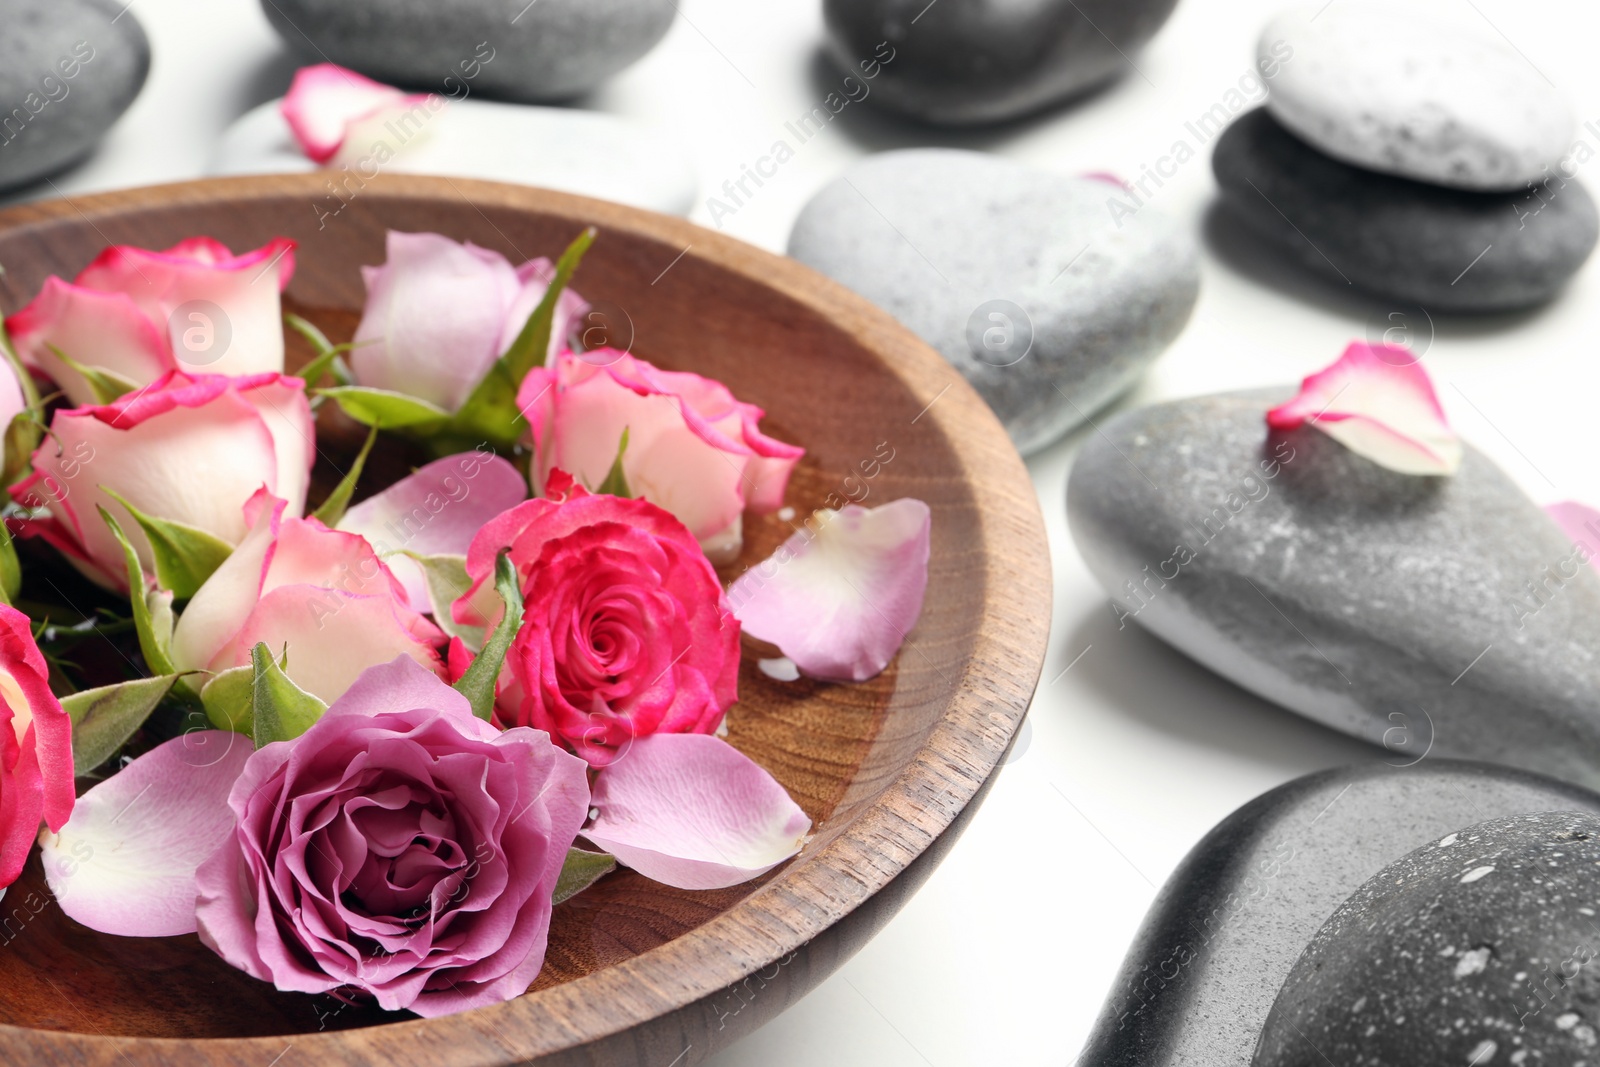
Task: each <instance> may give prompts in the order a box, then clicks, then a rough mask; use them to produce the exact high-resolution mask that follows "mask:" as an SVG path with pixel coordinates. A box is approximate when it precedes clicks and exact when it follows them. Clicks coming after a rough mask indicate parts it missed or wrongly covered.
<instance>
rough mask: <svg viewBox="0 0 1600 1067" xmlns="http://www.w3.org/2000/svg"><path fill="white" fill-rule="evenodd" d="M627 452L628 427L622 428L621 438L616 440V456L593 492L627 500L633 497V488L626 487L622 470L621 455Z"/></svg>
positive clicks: (626, 482) (626, 481) (625, 477)
mask: <svg viewBox="0 0 1600 1067" xmlns="http://www.w3.org/2000/svg"><path fill="white" fill-rule="evenodd" d="M627 454H628V428H627V427H626V426H624V427H623V428H622V440H620V441H618V442H617V458H616V459H614V460H612V461H611V469H610V470H609V471H607V472H606V477H605V481H603V482H601V483H600V488H598V489H596V490H595V492H597V493H599V494H601V495H602V496H620V497H623V498H625V499H627V500H632V499H633V490H631V489H629V488H628V476H627V475H626V474H625V473H623V470H622V457H623V456H625V455H627Z"/></svg>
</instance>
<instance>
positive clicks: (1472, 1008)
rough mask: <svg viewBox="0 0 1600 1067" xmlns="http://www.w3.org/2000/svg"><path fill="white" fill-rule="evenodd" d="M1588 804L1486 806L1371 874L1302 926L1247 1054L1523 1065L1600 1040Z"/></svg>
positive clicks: (1595, 838) (1596, 857) (1589, 1056)
mask: <svg viewBox="0 0 1600 1067" xmlns="http://www.w3.org/2000/svg"><path fill="white" fill-rule="evenodd" d="M1597 909H1600V817H1596V816H1595V815H1594V814H1592V813H1579V812H1573V811H1551V812H1543V813H1539V814H1525V815H1511V816H1507V817H1503V818H1498V819H1491V820H1489V821H1486V822H1482V823H1479V824H1478V825H1475V826H1471V827H1468V828H1467V829H1464V830H1459V831H1454V832H1451V833H1449V834H1447V835H1445V836H1443V837H1441V838H1439V839H1438V840H1435V841H1432V842H1430V843H1429V844H1426V845H1423V846H1422V847H1420V848H1418V849H1417V850H1416V851H1415V852H1412V853H1411V854H1410V855H1408V856H1406V857H1405V858H1403V859H1401V860H1399V861H1397V862H1395V863H1393V864H1391V865H1389V866H1388V867H1385V868H1384V869H1383V870H1382V871H1380V872H1378V873H1377V874H1376V875H1374V876H1373V877H1372V878H1371V879H1370V880H1369V881H1367V883H1366V884H1365V885H1363V886H1362V887H1361V888H1360V889H1358V890H1357V891H1356V892H1355V894H1354V895H1353V896H1352V897H1351V898H1350V899H1349V900H1347V901H1345V903H1344V904H1342V905H1341V906H1340V907H1339V910H1338V911H1336V912H1334V913H1333V916H1332V917H1331V918H1329V919H1328V921H1327V922H1326V923H1324V924H1323V926H1322V929H1320V930H1318V931H1317V936H1316V937H1315V938H1313V939H1312V941H1311V943H1310V944H1309V945H1307V946H1306V950H1305V953H1304V954H1303V955H1302V956H1301V957H1300V959H1299V961H1298V962H1296V963H1295V965H1294V969H1293V970H1292V971H1290V972H1289V977H1288V979H1287V980H1286V981H1285V982H1284V984H1283V990H1282V992H1280V993H1279V994H1278V999H1277V1001H1276V1002H1275V1003H1274V1004H1273V1005H1272V1011H1271V1013H1270V1014H1269V1015H1268V1016H1267V1022H1266V1025H1265V1026H1264V1027H1263V1029H1262V1031H1261V1041H1260V1044H1259V1045H1258V1046H1257V1048H1256V1054H1255V1059H1254V1061H1253V1062H1254V1067H1324V1065H1326V1064H1328V1063H1340V1064H1344V1063H1350V1064H1363V1065H1366V1067H1421V1065H1424V1064H1452V1065H1455V1064H1463V1065H1471V1067H1493V1065H1499V1064H1510V1065H1512V1067H1524V1065H1527V1067H1532V1065H1536V1064H1549V1065H1555V1064H1562V1065H1570V1067H1578V1065H1580V1064H1585V1063H1587V1064H1593V1063H1595V1062H1597V1061H1596V1055H1597V1053H1600V1034H1597V1028H1600V964H1597V963H1595V957H1596V955H1597V954H1600V947H1597V945H1600V926H1597V925H1596V921H1595V916H1596V914H1597Z"/></svg>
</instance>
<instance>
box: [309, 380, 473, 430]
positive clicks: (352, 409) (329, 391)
mask: <svg viewBox="0 0 1600 1067" xmlns="http://www.w3.org/2000/svg"><path fill="white" fill-rule="evenodd" d="M317 395H318V396H331V397H333V399H334V400H336V401H337V402H338V404H339V407H341V408H343V409H344V413H345V414H346V415H348V416H350V417H351V418H352V419H355V420H356V421H357V422H359V423H361V424H362V425H363V426H373V427H376V428H377V429H380V430H405V431H407V432H409V433H413V434H419V435H423V436H426V435H427V434H429V433H431V432H432V431H434V430H436V429H438V428H439V427H441V426H443V425H444V424H445V423H446V422H448V421H449V419H450V413H449V412H448V411H445V410H444V409H443V408H438V407H435V406H434V405H432V404H430V403H428V402H427V401H426V400H418V399H417V398H416V397H414V396H407V395H406V394H404V393H396V392H392V391H391V390H388V389H369V388H367V387H366V386H364V385H334V386H329V387H328V388H326V389H319V390H317Z"/></svg>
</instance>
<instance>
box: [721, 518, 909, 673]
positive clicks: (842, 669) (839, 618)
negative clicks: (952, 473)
mask: <svg viewBox="0 0 1600 1067" xmlns="http://www.w3.org/2000/svg"><path fill="white" fill-rule="evenodd" d="M931 528H932V518H931V516H930V514H929V512H928V505H926V504H924V503H923V502H922V501H920V500H913V499H910V498H907V499H903V500H895V501H891V502H890V503H888V504H884V505H883V506H881V507H876V508H863V507H859V506H857V505H855V504H847V505H846V506H845V507H844V509H843V510H842V511H837V512H835V511H826V510H824V511H819V512H817V513H816V516H815V517H814V518H813V520H812V523H811V525H810V528H808V529H804V530H800V531H797V532H796V533H795V534H794V535H793V536H792V537H790V538H789V540H787V541H785V542H784V543H783V545H782V546H781V547H780V548H779V549H778V551H776V552H774V553H773V554H772V556H771V557H769V558H768V559H767V560H766V561H765V562H763V563H760V564H757V565H756V566H754V567H752V568H750V569H749V570H748V571H746V572H745V573H744V574H742V575H740V576H739V580H738V581H736V582H734V583H733V586H732V588H730V589H729V590H728V600H729V602H730V603H732V604H733V606H734V608H733V613H734V616H735V617H736V618H738V620H739V622H740V623H741V624H742V625H743V626H744V630H745V632H746V633H748V634H750V635H751V636H752V637H757V638H760V639H761V640H763V641H770V642H771V643H772V644H775V645H777V646H778V648H780V649H781V650H782V651H783V654H784V655H785V656H787V657H789V658H790V659H792V660H793V661H794V662H795V664H796V665H797V666H799V668H800V670H801V671H802V672H803V673H805V674H806V675H808V676H810V677H812V678H822V679H827V680H830V681H851V682H864V681H866V680H867V679H868V678H871V677H872V676H873V675H875V674H877V673H878V672H879V671H882V670H883V668H884V667H886V666H888V664H889V660H891V659H893V658H894V654H895V653H896V652H898V651H899V650H900V645H901V643H902V642H903V641H904V640H905V636H906V634H907V633H908V632H910V630H911V628H912V627H913V626H915V625H916V624H917V616H919V615H920V614H922V595H923V592H924V591H925V590H926V589H927V587H928V545H929V533H930V530H931Z"/></svg>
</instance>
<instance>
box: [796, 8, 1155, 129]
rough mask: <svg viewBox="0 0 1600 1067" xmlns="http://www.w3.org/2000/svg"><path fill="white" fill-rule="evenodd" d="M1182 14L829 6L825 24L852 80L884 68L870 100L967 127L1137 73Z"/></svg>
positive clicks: (834, 50) (1141, 10)
mask: <svg viewBox="0 0 1600 1067" xmlns="http://www.w3.org/2000/svg"><path fill="white" fill-rule="evenodd" d="M1176 6H1177V0H1029V2H1027V3H1008V4H996V3H993V2H992V0H938V2H937V3H932V4H930V3H928V0H824V3H823V16H824V18H825V19H826V21H827V25H828V46H829V50H830V52H831V53H832V55H833V58H834V60H835V61H836V62H837V63H838V64H839V65H840V66H841V67H843V68H844V69H845V70H846V71H849V72H850V73H852V74H854V73H855V72H856V71H857V70H858V69H859V65H860V64H861V63H862V62H868V63H876V62H878V61H884V62H883V67H882V74H881V76H880V77H878V78H877V80H876V81H875V82H874V83H873V94H872V99H873V100H875V101H877V102H879V103H881V104H882V105H884V106H885V107H888V108H892V109H893V110H895V111H900V112H903V113H904V114H907V115H911V116H913V117H915V118H918V119H922V120H923V121H925V122H936V123H944V124H949V125H969V124H976V123H984V122H1000V121H1003V120H1005V119H1010V118H1016V117H1017V116H1019V115H1025V114H1027V113H1028V112H1031V111H1037V110H1039V109H1040V108H1043V107H1047V106H1049V105H1050V104H1054V103H1057V102H1059V101H1061V100H1065V99H1067V98H1069V97H1072V96H1075V95H1077V94H1079V93H1083V92H1085V91H1087V90H1089V89H1092V88H1094V87H1095V86H1096V85H1099V84H1101V83H1103V82H1105V81H1108V80H1109V79H1111V78H1113V77H1115V76H1116V75H1117V74H1119V73H1124V72H1128V71H1131V70H1132V69H1133V67H1132V65H1131V64H1132V63H1134V62H1137V60H1135V59H1132V58H1131V57H1133V56H1137V55H1138V50H1139V49H1140V48H1141V47H1142V46H1143V45H1144V44H1145V42H1147V41H1149V40H1150V38H1152V37H1154V36H1155V34H1156V31H1157V30H1159V29H1160V28H1161V26H1162V24H1163V23H1165V22H1166V21H1167V16H1168V15H1170V14H1172V9H1173V8H1174V7H1176ZM886 57H887V59H886ZM885 59H886V61H885ZM869 69H871V68H869Z"/></svg>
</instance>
